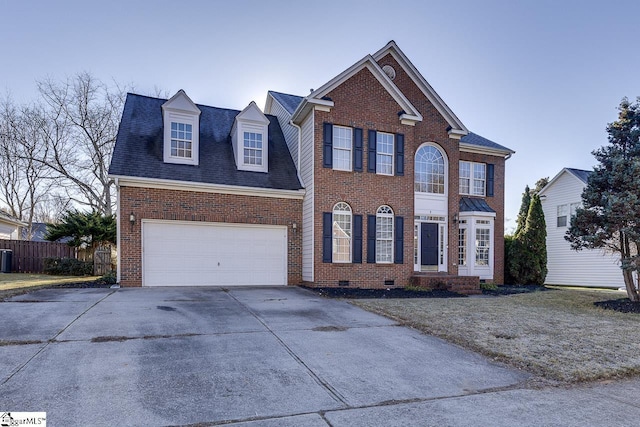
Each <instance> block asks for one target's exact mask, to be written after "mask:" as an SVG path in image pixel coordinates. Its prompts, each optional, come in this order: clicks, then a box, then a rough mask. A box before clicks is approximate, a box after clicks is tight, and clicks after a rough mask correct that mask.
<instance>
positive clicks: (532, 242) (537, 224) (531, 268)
mask: <svg viewBox="0 0 640 427" xmlns="http://www.w3.org/2000/svg"><path fill="white" fill-rule="evenodd" d="M519 240H521V242H522V249H523V251H524V253H523V257H524V259H525V262H524V264H525V266H526V268H525V271H524V277H522V278H521V280H522V283H526V284H535V285H543V284H544V281H545V279H546V278H547V226H546V223H545V220H544V212H543V211H542V203H541V202H540V196H538V194H534V195H533V197H532V198H531V204H530V206H529V212H528V213H527V222H526V225H525V228H524V232H523V233H522V234H521V238H520V239H519Z"/></svg>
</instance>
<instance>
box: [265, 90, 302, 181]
mask: <svg viewBox="0 0 640 427" xmlns="http://www.w3.org/2000/svg"><path fill="white" fill-rule="evenodd" d="M269 114H272V115H274V116H276V117H277V118H278V123H279V124H280V129H282V134H283V135H284V140H285V141H286V143H287V148H289V153H290V154H291V158H292V159H293V163H294V164H295V165H296V168H298V169H300V164H299V161H298V129H296V128H295V126H291V125H290V124H289V122H290V121H291V114H289V112H288V111H287V110H286V109H285V108H284V107H283V106H282V105H281V104H280V103H279V102H278V101H277V100H276V99H275V98H274V99H273V102H272V103H271V111H270V112H269Z"/></svg>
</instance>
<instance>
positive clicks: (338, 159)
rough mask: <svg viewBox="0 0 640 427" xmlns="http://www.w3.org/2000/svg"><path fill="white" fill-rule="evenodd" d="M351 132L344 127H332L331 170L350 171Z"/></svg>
mask: <svg viewBox="0 0 640 427" xmlns="http://www.w3.org/2000/svg"><path fill="white" fill-rule="evenodd" d="M352 135H353V130H352V129H351V128H348V127H344V126H336V125H334V126H333V169H335V170H341V171H351V167H352V164H353V163H352V161H351V152H352V149H353V141H352Z"/></svg>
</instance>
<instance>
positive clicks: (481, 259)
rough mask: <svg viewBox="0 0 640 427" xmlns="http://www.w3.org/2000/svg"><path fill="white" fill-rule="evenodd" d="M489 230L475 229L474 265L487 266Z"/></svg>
mask: <svg viewBox="0 0 640 427" xmlns="http://www.w3.org/2000/svg"><path fill="white" fill-rule="evenodd" d="M490 238H491V230H490V229H488V228H476V265H478V266H486V265H489V250H490V247H489V245H490V242H491V240H490Z"/></svg>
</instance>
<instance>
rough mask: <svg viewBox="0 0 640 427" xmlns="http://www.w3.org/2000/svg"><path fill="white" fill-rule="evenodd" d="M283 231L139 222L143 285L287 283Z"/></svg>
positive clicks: (285, 238) (260, 227)
mask: <svg viewBox="0 0 640 427" xmlns="http://www.w3.org/2000/svg"><path fill="white" fill-rule="evenodd" d="M286 233H287V231H286V227H275V226H273V227H271V226H247V225H235V224H234V225H228V224H212V223H184V222H173V221H165V222H146V221H145V222H143V269H144V271H143V284H144V285H145V286H181V285H184V286H207V285H210V286H242V285H286V284H287V274H286V271H287V261H286V258H287V235H286Z"/></svg>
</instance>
